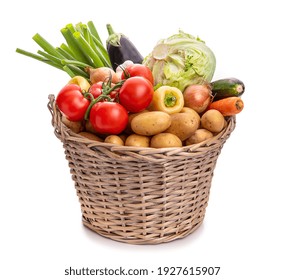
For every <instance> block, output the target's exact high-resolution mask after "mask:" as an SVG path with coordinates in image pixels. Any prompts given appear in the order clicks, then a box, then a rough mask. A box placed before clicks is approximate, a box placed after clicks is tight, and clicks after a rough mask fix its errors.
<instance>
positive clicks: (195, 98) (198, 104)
mask: <svg viewBox="0 0 285 280" xmlns="http://www.w3.org/2000/svg"><path fill="white" fill-rule="evenodd" d="M183 97H184V106H185V107H189V108H191V109H193V110H195V111H196V112H197V113H199V114H200V113H203V112H204V111H205V110H206V109H207V107H208V106H209V104H210V102H211V100H212V91H211V88H210V86H209V85H207V84H202V85H200V84H194V85H190V86H188V87H187V88H186V89H185V90H184V91H183Z"/></svg>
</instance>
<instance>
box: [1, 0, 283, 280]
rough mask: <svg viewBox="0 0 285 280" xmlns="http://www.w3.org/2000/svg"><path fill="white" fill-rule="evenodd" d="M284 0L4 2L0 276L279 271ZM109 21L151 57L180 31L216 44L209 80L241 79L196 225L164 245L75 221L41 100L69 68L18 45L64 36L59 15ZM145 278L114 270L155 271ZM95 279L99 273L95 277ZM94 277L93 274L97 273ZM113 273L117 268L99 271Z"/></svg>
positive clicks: (229, 275) (73, 200) (265, 275)
mask: <svg viewBox="0 0 285 280" xmlns="http://www.w3.org/2000/svg"><path fill="white" fill-rule="evenodd" d="M282 2H283V1H281V0H280V1H277V0H272V1H253V2H251V1H244V0H239V1H223V0H216V1H211V0H208V1H206V0H204V1H189V0H188V1H186V0H185V1H179V0H176V1H160V0H159V1H147V0H146V1H144V2H143V1H142V2H139V1H130V0H124V1H113V0H108V1H73V0H69V1H66V0H63V1H57V2H49V1H33V0H26V1H14V0H9V2H8V1H6V2H5V6H4V7H3V6H2V7H1V17H0V21H1V25H0V26H1V44H0V48H1V53H0V54H1V63H0V71H1V102H0V104H1V109H0V114H1V138H0V141H1V145H0V148H1V152H0V158H1V194H0V199H1V202H0V215H1V220H0V222H1V230H0V235H1V237H0V254H1V260H2V261H1V263H0V267H1V269H0V278H1V279H5V280H10V279H41V280H47V279H49V280H50V279H58V280H64V279H69V278H70V279H95V278H96V277H95V276H89V277H87V276H81V277H80V276H78V277H71V276H65V275H64V270H65V269H66V268H69V267H73V268H83V267H89V268H104V267H108V268H118V267H120V266H122V267H124V268H126V269H128V268H147V269H150V270H154V271H155V272H157V268H158V267H160V266H162V267H163V266H183V267H189V266H220V267H221V270H220V273H219V275H218V276H199V277H198V276H192V277H189V276H188V277H186V276H169V277H165V279H189V278H190V279H203V280H204V279H223V280H224V279H228V280H229V279H231V280H236V279H274V280H279V279H284V278H285V271H284V251H285V244H284V243H285V242H284V235H285V230H284V214H285V207H284V194H285V191H284V189H285V183H284V171H285V170H284V167H285V164H284V157H285V152H284V140H285V139H284V127H285V124H284V103H285V92H284V74H285V70H284V69H285V67H284V65H285V55H284V50H285V44H284V26H285V21H284V8H283V6H281V4H282ZM89 20H92V21H93V22H94V23H95V25H96V27H97V29H98V31H99V33H100V35H101V38H102V39H103V40H105V39H106V38H107V31H106V28H105V25H106V23H112V25H113V27H114V29H115V30H116V31H118V32H123V33H125V34H126V35H127V36H128V37H129V38H130V39H131V40H132V41H133V42H134V43H135V44H136V46H137V47H138V48H139V49H140V51H141V53H142V54H143V55H147V54H148V53H149V52H150V51H151V50H152V48H153V46H154V45H155V43H156V42H157V41H158V40H159V39H161V38H165V37H168V36H170V35H172V34H174V33H176V32H177V31H178V29H179V28H181V29H182V30H183V31H185V32H187V33H190V34H192V35H195V36H196V35H199V36H200V37H201V38H202V39H203V40H205V41H206V43H207V45H208V46H210V48H211V49H212V50H213V51H214V53H215V55H216V58H217V69H216V73H215V77H214V79H218V78H224V77H231V76H233V77H236V78H239V79H241V80H242V81H243V82H244V83H245V85H246V91H245V93H244V95H243V100H244V102H245V109H244V111H243V112H242V113H241V114H240V115H238V116H237V127H236V129H235V131H234V132H233V134H232V135H231V137H230V139H229V140H228V142H227V143H226V144H225V146H224V148H223V151H222V154H221V155H220V157H219V160H218V164H217V166H216V169H215V175H214V179H213V182H212V189H211V195H210V201H209V206H208V208H207V212H206V217H205V220H204V223H203V225H202V226H201V227H200V228H199V229H198V230H197V231H196V232H195V233H193V234H191V235H189V236H188V237H186V238H184V239H182V240H178V241H174V242H171V243H168V244H161V245H155V246H151V245H144V246H139V245H128V244H124V243H118V242H115V241H111V240H109V239H106V238H103V237H100V236H98V235H97V234H95V233H93V232H91V231H90V230H88V229H86V228H85V227H83V226H82V224H81V213H80V205H79V202H78V199H77V196H76V193H75V189H74V185H73V182H72V180H71V176H70V174H69V169H68V165H67V162H66V160H65V158H64V152H63V148H62V145H61V143H60V141H59V140H58V139H57V138H56V137H55V136H54V134H53V128H52V126H51V116H50V113H49V111H48V109H47V107H46V105H47V102H48V95H49V94H51V93H53V94H57V92H58V91H59V90H60V89H61V87H62V86H63V85H64V84H65V83H66V82H67V80H68V79H69V77H68V76H67V74H66V73H64V72H61V71H60V70H57V69H55V68H52V67H50V66H47V65H45V64H43V63H41V62H38V61H35V60H32V59H31V58H28V57H24V56H22V55H20V54H17V53H16V52H15V49H16V48H17V47H19V48H22V49H25V50H28V51H31V52H36V51H37V50H38V46H37V45H36V43H35V42H34V41H33V40H32V36H33V35H34V34H35V33H40V34H41V35H42V36H44V37H45V38H46V39H47V40H48V41H49V42H50V43H52V44H53V45H55V46H59V45H60V44H61V43H62V42H63V40H64V39H63V37H62V35H61V33H60V29H61V28H62V27H64V25H65V24H67V23H74V24H75V23H77V22H80V21H81V22H84V23H86V22H87V21H89ZM155 274H156V273H154V274H152V275H151V276H148V277H129V278H128V277H121V279H123V278H124V279H133V278H134V279H136V278H137V279H159V278H161V277H162V276H160V277H159V276H156V275H155ZM101 277H102V276H101ZM97 279H101V278H100V277H98V276H97ZM102 279H120V277H115V276H113V277H107V276H105V277H102Z"/></svg>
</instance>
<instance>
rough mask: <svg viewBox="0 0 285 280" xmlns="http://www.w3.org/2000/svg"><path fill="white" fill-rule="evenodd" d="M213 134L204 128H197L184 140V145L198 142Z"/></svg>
mask: <svg viewBox="0 0 285 280" xmlns="http://www.w3.org/2000/svg"><path fill="white" fill-rule="evenodd" d="M213 136H214V134H213V133H212V132H211V131H209V130H207V129H205V128H199V129H197V130H196V131H195V132H194V134H192V135H191V136H190V137H189V138H187V139H186V140H185V145H186V146H188V145H192V144H198V143H201V142H203V141H205V140H207V139H210V138H212V137H213Z"/></svg>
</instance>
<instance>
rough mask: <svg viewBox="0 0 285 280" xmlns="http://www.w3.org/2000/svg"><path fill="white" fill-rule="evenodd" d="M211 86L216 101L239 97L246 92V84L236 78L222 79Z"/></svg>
mask: <svg viewBox="0 0 285 280" xmlns="http://www.w3.org/2000/svg"><path fill="white" fill-rule="evenodd" d="M210 85H211V88H212V95H213V96H214V100H219V99H223V98H226V97H232V96H235V97H239V96H241V95H242V94H243V93H244V90H245V87H244V83H243V82H242V81H241V80H239V79H236V78H226V79H220V80H217V81H214V82H212V83H211V84H210Z"/></svg>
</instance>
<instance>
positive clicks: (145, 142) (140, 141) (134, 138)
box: [125, 134, 150, 147]
mask: <svg viewBox="0 0 285 280" xmlns="http://www.w3.org/2000/svg"><path fill="white" fill-rule="evenodd" d="M149 144H150V137H148V136H144V135H138V134H132V135H130V136H128V138H127V139H126V142H125V145H126V146H135V147H149Z"/></svg>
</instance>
